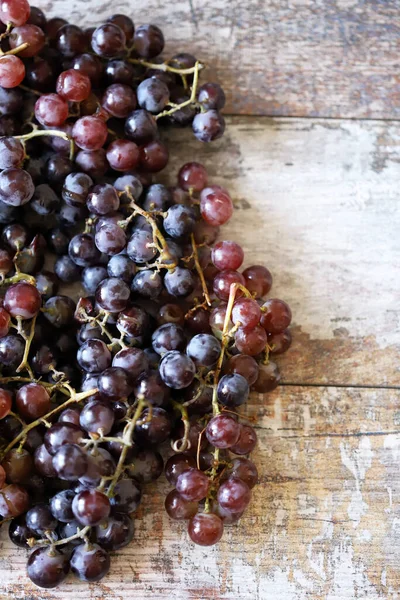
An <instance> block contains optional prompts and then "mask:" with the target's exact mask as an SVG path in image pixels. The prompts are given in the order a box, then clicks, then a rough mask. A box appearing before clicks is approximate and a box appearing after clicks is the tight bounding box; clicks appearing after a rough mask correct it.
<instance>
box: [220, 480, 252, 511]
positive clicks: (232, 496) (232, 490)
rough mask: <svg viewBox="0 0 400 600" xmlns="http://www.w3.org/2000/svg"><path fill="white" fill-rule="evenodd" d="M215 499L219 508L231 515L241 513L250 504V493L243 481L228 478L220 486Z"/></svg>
mask: <svg viewBox="0 0 400 600" xmlns="http://www.w3.org/2000/svg"><path fill="white" fill-rule="evenodd" d="M217 498H218V502H219V505H220V506H221V508H223V509H225V510H228V511H230V512H233V513H242V512H243V511H244V510H245V509H246V508H247V506H248V505H249V503H250V500H251V491H250V488H249V486H248V485H247V484H246V483H245V482H244V481H242V480H241V479H238V478H237V477H230V478H229V479H228V480H227V481H225V482H224V483H222V484H221V486H220V488H219V490H218V496H217Z"/></svg>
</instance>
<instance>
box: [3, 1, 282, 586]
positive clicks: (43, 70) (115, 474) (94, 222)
mask: <svg viewBox="0 0 400 600" xmlns="http://www.w3.org/2000/svg"><path fill="white" fill-rule="evenodd" d="M0 19H1V21H2V22H3V23H4V27H3V30H2V33H1V34H0V44H1V47H2V48H3V49H2V51H1V52H2V53H1V55H0V85H1V86H2V87H0V109H1V112H2V116H1V117H0V134H1V137H0V169H1V172H0V223H1V227H2V233H1V237H0V296H1V302H0V304H1V306H0V370H1V371H0V372H1V374H0V460H1V466H0V515H1V517H2V520H3V522H6V521H9V522H10V523H9V536H10V538H11V540H12V541H13V542H14V543H15V544H16V545H18V546H20V547H24V548H30V549H31V553H30V556H29V559H28V566H27V570H28V576H29V577H30V579H31V580H32V581H33V582H34V583H35V584H36V585H38V586H41V587H44V588H51V587H55V586H57V585H58V584H60V583H61V582H62V581H63V580H64V579H65V577H66V576H67V574H68V572H69V571H72V573H73V574H74V575H76V576H77V577H78V578H80V579H81V580H84V581H98V580H100V579H101V578H102V577H104V576H105V575H106V574H107V572H108V570H109V568H110V555H109V553H110V552H111V551H114V550H117V549H119V548H122V547H124V546H126V545H127V544H128V543H129V542H130V541H131V540H132V539H133V537H134V520H133V518H132V513H134V512H135V510H136V509H137V507H138V505H139V503H140V500H141V496H142V487H143V485H145V484H147V483H150V482H152V481H155V480H156V479H157V478H158V477H160V475H161V474H162V473H163V472H164V471H165V476H166V478H167V480H168V482H169V483H170V484H171V485H172V486H173V489H172V490H171V491H170V492H169V494H168V496H167V498H166V500H165V508H166V511H167V513H168V515H169V516H170V517H171V518H172V519H176V520H187V521H188V533H189V536H190V538H191V540H192V541H193V542H195V543H196V544H199V545H202V546H210V545H213V544H215V543H217V542H218V541H219V540H220V539H221V536H222V534H223V529H224V526H225V525H229V524H231V523H235V522H236V521H238V520H239V519H240V517H241V515H242V514H243V512H244V511H245V509H246V508H247V506H248V504H249V503H250V500H251V494H252V492H251V490H252V488H253V487H254V485H255V484H256V483H257V480H258V473H257V469H256V466H255V465H254V463H253V462H252V461H251V460H250V459H249V458H248V455H249V454H250V453H251V452H252V450H253V449H254V447H255V445H256V441H257V437H256V432H255V429H254V427H253V426H252V425H251V423H250V422H249V421H246V419H244V418H242V417H241V416H240V412H239V411H240V406H241V405H243V404H244V403H245V402H246V400H247V398H248V396H249V393H250V391H251V390H253V391H255V392H258V393H266V392H269V391H271V390H273V389H275V388H276V387H277V385H278V384H279V381H280V374H279V369H278V366H277V364H276V363H275V362H274V361H272V360H271V359H270V357H271V356H273V357H274V356H275V355H279V354H281V353H283V352H285V351H286V350H287V349H288V348H289V346H290V343H291V335H290V331H289V329H288V327H289V325H290V322H291V311H290V308H289V306H288V305H287V304H286V303H285V302H284V301H283V300H279V299H275V298H268V299H265V297H266V296H267V295H268V294H269V292H270V289H271V286H272V277H271V274H270V272H269V271H268V269H266V268H265V267H263V266H261V265H254V266H251V267H249V268H247V269H245V270H243V271H242V272H240V271H239V269H240V268H241V266H242V264H243V261H244V252H243V249H242V248H241V247H240V246H239V245H238V244H237V243H235V242H234V241H228V240H224V241H219V242H216V240H217V237H218V233H219V228H220V226H221V225H223V224H225V223H226V222H227V221H228V220H229V219H230V217H231V216H232V213H233V203H232V200H231V198H230V195H229V193H228V191H227V190H225V189H224V188H222V187H220V186H218V185H214V184H212V183H211V182H209V181H208V174H207V171H206V169H205V168H204V166H203V165H201V164H199V163H196V162H191V163H187V164H185V165H183V166H182V168H181V169H180V171H179V173H178V179H177V185H176V186H175V187H166V186H165V185H162V184H160V183H157V182H155V181H154V180H153V173H155V172H157V171H160V170H161V169H163V168H164V167H165V166H166V164H167V161H168V150H167V147H166V145H165V144H164V142H162V141H160V135H161V133H162V129H161V127H160V128H159V125H163V124H168V123H171V122H172V123H175V124H178V125H188V124H191V125H192V128H193V131H194V134H195V136H196V137H197V138H198V139H199V140H201V141H211V140H213V139H216V138H218V137H219V136H220V135H222V133H223V130H224V121H223V117H222V116H221V115H220V112H219V111H220V109H221V108H222V107H223V105H224V93H223V91H222V89H221V88H220V87H219V86H218V85H217V84H204V85H202V86H201V87H199V72H200V70H201V68H202V65H201V63H199V61H197V60H196V59H195V58H194V57H193V56H191V55H188V54H177V55H176V56H174V57H173V58H172V59H171V60H169V61H162V60H161V59H160V58H159V54H160V53H161V52H162V50H163V46H164V39H163V35H162V32H161V31H160V30H159V29H158V28H157V27H155V26H153V25H146V26H142V27H139V28H137V29H136V30H135V27H134V24H133V22H132V20H131V19H130V18H129V17H127V16H124V15H114V16H113V17H111V18H110V19H109V20H108V21H107V22H106V23H105V24H103V25H101V26H100V27H98V28H97V29H90V30H85V31H83V30H81V29H80V28H79V27H76V26H74V25H70V24H68V23H66V22H65V21H64V20H63V19H51V20H49V21H47V20H46V17H45V15H44V14H43V13H42V11H40V10H39V9H37V8H34V7H31V8H30V7H29V5H28V4H27V2H26V0H3V1H2V2H1V6H0ZM149 61H153V62H149ZM25 128H27V129H29V131H28V132H26V133H25V131H26V129H25ZM171 448H172V451H173V454H172V455H171ZM163 456H164V457H166V456H169V458H167V460H166V463H165V467H164V458H163Z"/></svg>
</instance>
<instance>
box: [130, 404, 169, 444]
mask: <svg viewBox="0 0 400 600" xmlns="http://www.w3.org/2000/svg"><path fill="white" fill-rule="evenodd" d="M148 417H149V409H147V408H146V409H145V410H144V411H143V413H142V416H141V422H140V423H137V424H136V426H135V440H137V442H138V443H139V444H140V445H141V446H149V445H155V444H162V442H164V441H165V440H166V439H167V437H168V436H169V434H170V433H171V419H170V418H169V416H168V413H167V412H166V411H165V410H164V409H162V408H158V407H154V408H153V409H152V415H151V419H150V420H147V419H148Z"/></svg>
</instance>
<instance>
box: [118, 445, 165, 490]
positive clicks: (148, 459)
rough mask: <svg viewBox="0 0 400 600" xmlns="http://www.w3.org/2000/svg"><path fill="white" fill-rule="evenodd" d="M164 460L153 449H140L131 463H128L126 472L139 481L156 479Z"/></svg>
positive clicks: (161, 470) (148, 481)
mask: <svg viewBox="0 0 400 600" xmlns="http://www.w3.org/2000/svg"><path fill="white" fill-rule="evenodd" d="M163 467H164V461H163V459H162V456H161V454H159V453H158V452H153V450H140V452H138V453H137V454H136V456H135V459H134V461H133V464H132V465H128V468H127V474H128V475H129V477H132V478H133V479H135V480H136V481H139V483H151V482H152V481H156V479H158V478H159V477H160V475H161V474H162V472H163Z"/></svg>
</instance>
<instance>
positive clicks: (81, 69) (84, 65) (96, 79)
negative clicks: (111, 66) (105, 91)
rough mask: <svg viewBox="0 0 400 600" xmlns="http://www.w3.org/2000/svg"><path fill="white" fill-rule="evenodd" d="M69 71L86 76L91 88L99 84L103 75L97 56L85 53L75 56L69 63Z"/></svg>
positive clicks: (101, 65)
mask: <svg viewBox="0 0 400 600" xmlns="http://www.w3.org/2000/svg"><path fill="white" fill-rule="evenodd" d="M71 69H75V70H76V71H78V73H80V74H82V75H86V77H88V78H89V81H90V82H91V84H92V85H93V86H97V85H98V84H99V83H100V80H101V76H102V74H103V64H102V62H101V60H100V59H99V58H98V57H97V56H93V55H92V54H87V53H84V54H79V55H78V56H75V57H74V58H73V59H72V62H71ZM88 96H89V94H88ZM88 96H86V98H87V97H88Z"/></svg>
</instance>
